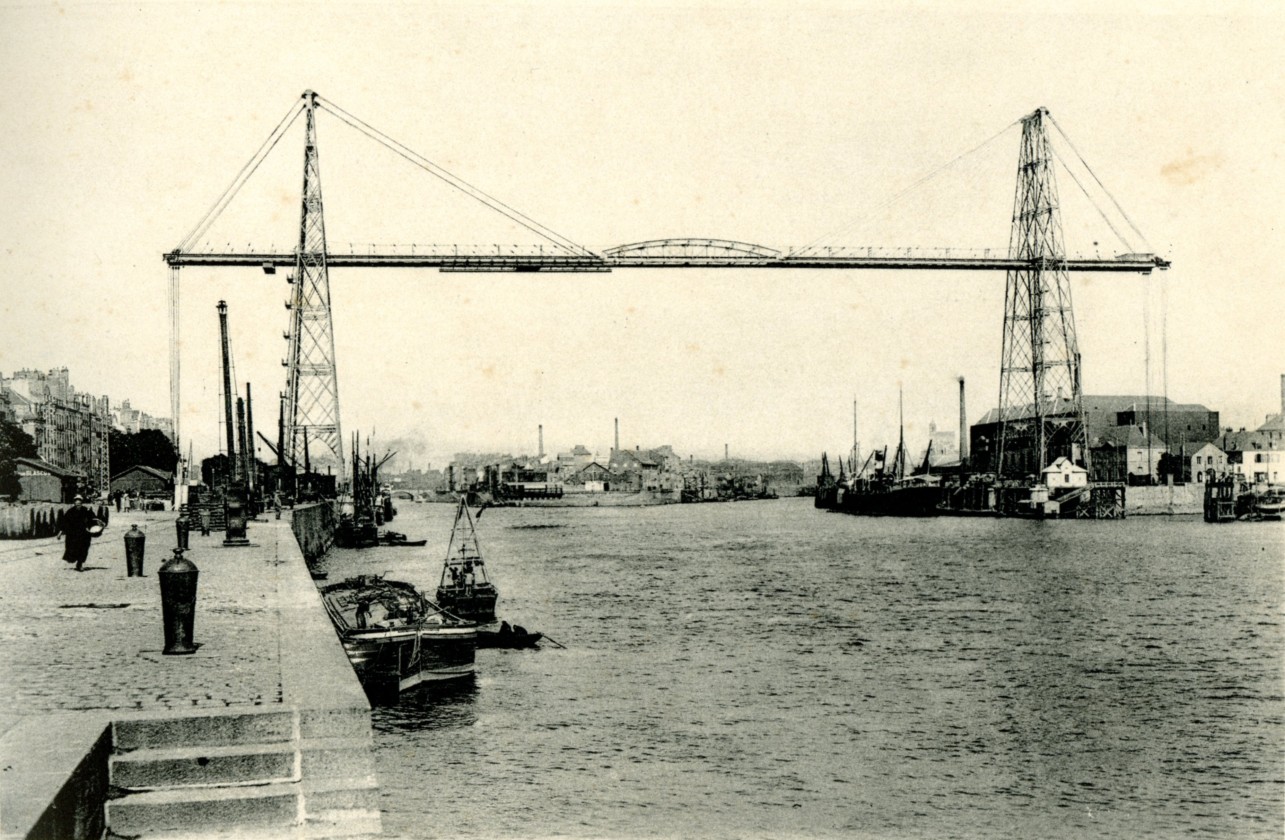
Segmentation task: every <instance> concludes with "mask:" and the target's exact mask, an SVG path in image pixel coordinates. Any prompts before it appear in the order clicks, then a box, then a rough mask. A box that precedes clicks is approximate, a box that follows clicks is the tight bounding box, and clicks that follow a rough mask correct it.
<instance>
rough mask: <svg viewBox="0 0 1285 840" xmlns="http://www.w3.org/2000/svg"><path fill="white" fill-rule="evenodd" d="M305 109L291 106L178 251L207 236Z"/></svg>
mask: <svg viewBox="0 0 1285 840" xmlns="http://www.w3.org/2000/svg"><path fill="white" fill-rule="evenodd" d="M303 108H304V106H303V103H302V102H295V103H294V104H293V105H291V106H290V110H288V111H287V112H286V115H285V116H284V117H282V119H281V122H279V123H277V127H276V128H274V129H273V130H272V133H271V134H269V135H268V139H267V140H264V141H263V145H262V146H260V147H259V150H258V151H257V152H255V153H254V155H252V156H251V157H250V159H249V160H248V161H246V163H245V165H244V166H242V167H241V171H240V172H238V173H237V174H236V177H235V178H233V179H232V183H231V184H229V185H228V188H227V189H226V190H224V191H223V195H221V196H219V198H218V200H217V201H215V202H214V204H213V205H212V206H211V207H210V209H209V210H208V211H206V214H205V215H204V216H203V217H202V218H201V221H199V222H197V223H196V227H194V228H192V232H191V233H189V234H188V235H187V237H186V238H184V239H183V241H182V242H181V243H180V244H179V247H178V250H180V251H186V250H187V249H188V248H189V247H190V246H191V245H193V244H194V243H195V242H196V240H197V239H199V238H200V237H202V236H204V235H205V233H206V231H208V230H209V229H210V225H212V224H214V222H215V220H216V219H218V217H219V216H220V215H221V214H222V213H223V211H224V210H226V209H227V206H228V204H230V203H231V202H232V199H233V198H235V197H236V194H237V193H238V192H239V191H240V190H241V187H243V186H245V182H246V181H248V180H249V179H250V176H251V175H253V174H254V172H255V170H257V169H258V168H259V164H261V163H263V161H264V159H265V158H267V156H268V155H269V154H271V153H272V150H273V149H275V148H276V146H277V143H279V142H280V141H281V138H282V137H283V136H285V133H286V132H287V131H288V130H289V129H290V126H291V125H293V124H294V121H295V120H297V119H298V118H299V114H301V113H302V112H303Z"/></svg>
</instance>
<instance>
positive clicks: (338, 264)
mask: <svg viewBox="0 0 1285 840" xmlns="http://www.w3.org/2000/svg"><path fill="white" fill-rule="evenodd" d="M164 257H165V261H166V263H168V264H169V265H170V266H171V267H173V268H182V267H185V266H213V267H261V268H263V269H264V270H265V271H273V272H275V271H276V269H277V268H289V267H290V266H293V265H294V264H295V255H294V254H293V253H271V254H268V253H263V254H256V253H184V252H179V251H172V252H170V253H168V254H165V255H164ZM326 262H327V264H328V265H329V266H330V267H331V268H436V269H439V270H441V271H448V272H480V273H485V272H604V271H612V270H614V269H620V268H787V269H788V268H804V269H863V270H864V269H902V270H905V269H917V270H928V271H1018V270H1022V269H1029V268H1040V267H1044V268H1048V269H1052V268H1054V267H1061V268H1064V269H1065V270H1066V271H1077V272H1086V271H1087V272H1135V273H1141V274H1150V273H1151V271H1152V270H1153V269H1157V268H1159V269H1166V268H1168V267H1169V263H1168V262H1167V261H1166V260H1163V259H1161V258H1159V257H1155V256H1151V255H1138V256H1129V257H1117V258H1105V259H1068V260H1065V261H1062V262H1061V263H1057V262H1050V263H1048V264H1046V265H1044V266H1040V265H1037V264H1034V263H1032V262H1031V261H1029V260H1018V259H1010V258H1007V257H940V256H904V257H888V256H860V255H855V256H847V255H844V256H781V257H771V258H764V257H754V256H735V255H729V256H704V255H700V256H696V255H693V256H659V255H632V254H631V255H621V256H607V257H598V256H587V257H573V256H551V255H548V254H530V255H522V254H513V255H495V256H463V255H461V256H453V255H442V254H351V253H349V254H343V253H335V254H328V255H327V256H326Z"/></svg>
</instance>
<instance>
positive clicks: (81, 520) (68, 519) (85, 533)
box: [62, 496, 96, 572]
mask: <svg viewBox="0 0 1285 840" xmlns="http://www.w3.org/2000/svg"><path fill="white" fill-rule="evenodd" d="M95 521H96V520H95V519H94V514H93V513H91V512H90V510H89V508H87V507H85V506H84V505H83V504H81V499H80V497H79V496H77V497H76V503H75V504H74V505H73V506H72V507H71V509H70V510H68V511H67V513H66V514H65V515H64V516H63V519H62V531H63V533H64V534H66V546H65V548H64V550H63V554H62V559H64V560H66V561H67V562H68V563H75V564H76V571H78V572H80V571H84V569H83V567H84V565H85V558H86V557H88V556H89V541H90V540H91V539H93V538H92V536H91V535H90V533H89V526H90V525H93V524H94V522H95Z"/></svg>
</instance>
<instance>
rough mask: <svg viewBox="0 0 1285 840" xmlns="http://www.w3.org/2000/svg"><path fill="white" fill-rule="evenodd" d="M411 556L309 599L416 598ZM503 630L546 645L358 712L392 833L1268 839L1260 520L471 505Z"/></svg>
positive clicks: (1283, 532) (1280, 534)
mask: <svg viewBox="0 0 1285 840" xmlns="http://www.w3.org/2000/svg"><path fill="white" fill-rule="evenodd" d="M399 504H400V513H399V516H398V518H397V519H396V520H395V521H394V522H393V523H391V524H392V527H393V528H395V529H396V530H399V531H403V532H405V533H406V534H407V535H408V536H410V537H412V538H421V537H426V538H428V540H429V545H428V546H427V547H426V548H423V549H411V548H379V549H369V550H366V551H361V552H356V551H339V550H336V551H332V552H331V554H330V555H328V557H327V558H326V561H325V563H326V564H327V565H328V567H329V571H330V580H332V581H333V580H336V579H338V578H339V577H341V576H344V575H346V574H356V573H369V572H385V571H386V572H389V573H390V576H392V577H397V578H400V579H404V580H410V581H413V582H415V583H417V584H421V585H422V586H423V587H424V589H425V590H426V591H427V592H429V593H431V591H432V589H433V588H435V586H436V582H437V576H438V573H439V571H440V563H441V558H442V556H443V555H444V553H445V551H446V542H447V536H448V533H449V527H450V522H451V518H452V516H453V513H454V511H453V509H452V508H451V507H450V506H448V505H416V504H412V503H410V502H401V503H399ZM478 534H479V538H480V540H481V545H482V550H483V553H484V554H485V556H486V557H487V563H488V569H489V570H490V574H491V576H492V578H493V580H495V581H496V583H497V584H498V586H499V587H500V592H501V598H500V606H499V610H498V612H499V614H500V616H501V617H503V618H507V619H508V620H509V621H510V622H511V623H516V624H521V625H523V626H525V627H526V628H528V629H532V630H540V631H543V632H545V633H546V634H548V635H549V636H551V637H552V638H553V639H556V640H557V641H558V642H561V643H562V644H564V645H565V646H566V648H565V649H559V648H557V647H555V646H553V645H551V644H548V643H544V644H543V646H542V648H541V649H540V650H538V651H503V650H483V651H479V652H478V656H477V676H476V678H475V679H474V680H473V681H471V682H470V683H469V684H467V685H465V686H462V687H459V688H457V689H454V690H452V691H449V692H446V693H441V694H437V695H421V696H418V697H416V698H414V699H412V700H411V701H409V702H407V701H405V700H404V701H403V703H402V704H401V705H400V706H398V707H395V708H381V709H377V710H376V711H375V715H374V722H375V744H376V764H377V770H378V773H379V780H380V785H381V789H382V790H381V796H382V800H381V801H382V808H383V811H384V814H383V818H384V830H385V832H386V833H387V834H390V835H393V836H400V837H408V838H412V837H426V838H427V837H443V838H470V837H483V838H490V837H505V838H507V837H554V836H558V837H575V838H580V837H697V838H714V837H768V836H770V837H782V836H795V837H871V838H876V837H877V838H884V837H894V838H896V837H908V838H909V837H916V838H917V837H932V838H940V837H986V838H991V837H1094V838H1100V837H1119V838H1134V837H1143V836H1154V837H1212V838H1224V837H1228V838H1243V837H1271V838H1279V837H1281V836H1282V834H1283V833H1285V816H1283V815H1285V779H1283V776H1285V769H1283V767H1282V755H1283V754H1285V751H1283V749H1282V748H1283V745H1285V728H1283V727H1282V718H1283V716H1285V715H1283V710H1285V703H1283V702H1282V693H1283V673H1285V672H1283V670H1282V662H1283V661H1285V659H1283V655H1285V633H1283V631H1282V615H1281V607H1282V603H1283V602H1282V596H1283V595H1285V575H1283V568H1285V525H1283V524H1282V523H1279V522H1275V523H1237V524H1225V525H1207V524H1205V523H1204V522H1201V521H1199V520H1198V519H1194V518H1193V519H1185V518H1167V517H1149V518H1144V517H1135V518H1133V519H1129V520H1126V521H1124V522H1077V521H1065V522H1030V521H1021V520H993V519H935V520H902V519H886V518H861V517H851V516H846V515H843V514H830V513H825V512H820V511H816V510H814V509H813V508H812V506H811V502H810V500H806V499H790V500H781V501H771V502H740V503H734V504H712V505H673V506H667V507H653V508H629V509H626V508H598V509H540V510H536V509H529V508H528V509H493V510H488V511H486V513H485V514H484V516H483V517H482V519H481V521H480V523H479V529H478Z"/></svg>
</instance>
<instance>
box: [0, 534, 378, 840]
mask: <svg viewBox="0 0 1285 840" xmlns="http://www.w3.org/2000/svg"><path fill="white" fill-rule="evenodd" d="M307 513H308V511H307V509H306V508H305V509H301V510H300V511H296V512H295V515H296V516H298V517H302V518H306V517H307ZM175 518H176V514H174V513H173V512H170V513H141V512H136V513H121V514H116V513H114V512H113V515H112V517H111V521H110V524H109V525H108V527H107V529H106V531H105V532H104V533H103V535H102V536H100V537H98V538H97V539H95V540H94V542H93V546H92V547H91V548H90V552H89V559H88V561H87V562H86V564H85V569H84V571H83V572H80V573H77V572H76V571H75V569H74V567H73V566H72V564H70V563H65V562H63V560H62V551H63V544H62V542H61V541H59V540H56V539H50V538H46V539H36V540H24V541H17V542H0V570H3V574H4V577H5V585H4V586H3V587H0V710H2V711H0V840H11V838H54V837H58V838H92V839H93V840H99V838H101V837H103V836H128V837H142V838H152V837H155V838H164V837H180V836H181V837H191V838H200V837H214V836H223V837H226V836H229V835H235V836H238V837H242V836H263V837H299V838H305V837H306V838H322V837H354V836H357V837H362V836H375V835H378V834H379V833H380V817H379V787H378V782H377V780H376V777H375V772H374V766H373V756H372V750H371V724H370V706H369V703H368V702H367V699H366V696H365V694H364V692H363V691H362V689H361V685H360V683H359V682H358V681H357V678H356V676H355V675H354V673H353V671H352V668H351V666H350V665H349V663H348V659H347V657H346V656H345V654H344V651H343V648H342V646H341V645H340V643H339V640H338V638H337V637H336V635H335V632H334V629H333V627H332V626H331V623H330V620H329V618H328V617H327V615H326V612H325V608H324V606H323V605H322V603H321V598H320V596H319V595H318V593H317V590H316V587H315V586H314V584H313V582H312V578H311V576H310V575H309V572H308V569H307V565H306V563H305V561H304V557H303V554H302V553H301V551H300V549H299V545H298V542H297V541H296V538H295V535H294V533H293V532H292V530H291V522H290V519H289V517H284V518H283V519H282V520H280V521H274V520H269V521H266V522H265V521H255V522H251V523H250V529H249V537H250V541H251V544H250V545H249V546H246V547H237V548H226V547H224V546H223V545H222V539H223V534H222V533H221V532H217V531H216V532H213V533H211V534H210V536H208V537H202V536H201V535H200V532H199V530H194V531H193V532H192V534H191V537H190V545H191V550H190V551H188V552H187V558H188V559H189V560H191V561H193V562H194V563H195V564H196V566H197V567H198V568H199V579H198V586H197V603H196V612H195V628H194V632H193V637H194V641H195V643H196V645H197V646H198V647H197V650H196V652H195V653H193V654H191V655H187V656H165V655H162V649H163V648H164V646H165V644H164V643H165V639H164V627H163V624H162V614H161V595H160V585H159V582H158V578H157V569H158V568H159V567H160V565H161V564H162V563H163V562H164V561H165V560H166V559H168V558H169V557H170V556H172V553H173V549H174V547H175V544H176V534H175ZM134 524H137V525H138V526H139V528H140V530H142V531H144V532H145V534H146V537H147V539H146V545H145V558H144V574H143V576H142V577H130V576H128V574H127V564H126V555H125V541H124V539H123V537H124V535H125V533H126V532H128V531H129V530H130V526H131V525H134Z"/></svg>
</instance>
